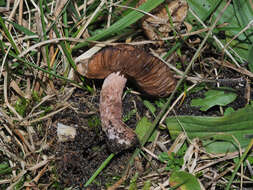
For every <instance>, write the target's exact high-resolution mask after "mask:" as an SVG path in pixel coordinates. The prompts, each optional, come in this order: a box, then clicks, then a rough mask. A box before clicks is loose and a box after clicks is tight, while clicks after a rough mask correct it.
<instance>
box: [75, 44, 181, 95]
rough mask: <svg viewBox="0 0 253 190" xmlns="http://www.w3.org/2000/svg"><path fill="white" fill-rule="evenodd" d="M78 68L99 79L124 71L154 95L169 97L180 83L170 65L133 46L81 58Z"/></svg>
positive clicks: (113, 47)
mask: <svg viewBox="0 0 253 190" xmlns="http://www.w3.org/2000/svg"><path fill="white" fill-rule="evenodd" d="M77 71H78V72H79V73H80V74H81V75H83V76H86V77H87V78H96V79H103V78H106V77H107V76H108V75H109V74H111V73H113V72H120V74H121V75H124V76H125V77H126V78H127V79H130V80H133V81H135V82H136V84H137V86H138V87H139V88H140V89H141V90H142V91H144V92H145V93H147V94H149V95H151V96H158V97H165V96H168V95H169V94H170V93H171V92H172V91H173V90H174V88H175V86H176V79H175V78H174V77H173V74H172V73H171V71H170V69H169V67H168V66H167V65H166V64H164V63H163V62H162V61H161V60H159V59H158V58H156V57H155V56H153V55H151V54H148V53H147V52H145V51H143V50H141V49H139V48H136V47H134V46H131V45H117V46H108V47H106V48H103V49H102V50H100V51H99V52H98V53H96V54H95V55H93V56H92V57H91V58H90V59H86V60H82V61H80V64H78V66H77Z"/></svg>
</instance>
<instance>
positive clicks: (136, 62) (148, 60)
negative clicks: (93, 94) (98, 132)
mask: <svg viewBox="0 0 253 190" xmlns="http://www.w3.org/2000/svg"><path fill="white" fill-rule="evenodd" d="M77 71H78V72H79V73H80V74H81V75H83V76H85V77H87V78H93V79H104V78H105V80H104V83H103V86H102V90H101V94H100V108H99V110H100V117H101V122H102V129H103V131H104V132H105V134H106V136H107V138H108V141H107V144H108V145H109V148H110V150H111V151H112V152H120V151H122V150H125V149H128V148H130V147H132V146H134V145H136V144H137V143H138V140H137V136H136V134H135V133H134V131H133V130H132V129H130V128H128V127H127V126H126V125H125V124H124V123H123V122H122V100H121V97H122V93H123V89H124V87H125V85H126V81H127V79H129V80H131V81H133V82H135V84H136V85H137V86H138V87H139V89H140V90H141V91H142V92H144V93H146V94H148V95H151V96H156V97H165V96H168V95H169V94H170V93H171V92H172V91H173V90H174V88H175V86H176V80H175V78H174V77H173V75H172V73H171V71H170V69H169V67H168V66H167V65H165V64H164V63H163V62H162V61H160V60H159V59H158V58H156V57H154V56H152V55H151V54H148V53H146V52H145V51H144V50H141V49H139V48H136V47H134V46H131V45H117V46H108V47H105V48H103V49H102V50H100V51H99V52H97V53H96V54H95V55H93V56H92V57H91V58H89V59H84V60H80V61H79V63H78V65H77Z"/></svg>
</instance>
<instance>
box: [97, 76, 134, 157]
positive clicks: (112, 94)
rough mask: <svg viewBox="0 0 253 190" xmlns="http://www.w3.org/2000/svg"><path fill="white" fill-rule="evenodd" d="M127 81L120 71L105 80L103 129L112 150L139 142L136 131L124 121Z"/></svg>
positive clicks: (101, 95)
mask: <svg viewBox="0 0 253 190" xmlns="http://www.w3.org/2000/svg"><path fill="white" fill-rule="evenodd" d="M126 81H127V79H126V78H125V77H124V76H122V75H120V73H119V72H117V73H112V74H110V75H109V76H107V77H106V79H105V80H104V83H103V86H102V90H101V94H100V108H99V109H100V117H101V122H102V129H103V131H104V132H105V134H106V136H107V138H108V146H109V148H110V150H111V151H112V152H120V151H122V150H124V149H128V148H130V147H132V146H134V145H136V144H137V142H138V140H137V136H136V134H135V133H134V131H133V130H132V129H130V128H128V127H127V126H126V125H125V124H124V123H123V122H122V94H123V89H124V88H125V85H126Z"/></svg>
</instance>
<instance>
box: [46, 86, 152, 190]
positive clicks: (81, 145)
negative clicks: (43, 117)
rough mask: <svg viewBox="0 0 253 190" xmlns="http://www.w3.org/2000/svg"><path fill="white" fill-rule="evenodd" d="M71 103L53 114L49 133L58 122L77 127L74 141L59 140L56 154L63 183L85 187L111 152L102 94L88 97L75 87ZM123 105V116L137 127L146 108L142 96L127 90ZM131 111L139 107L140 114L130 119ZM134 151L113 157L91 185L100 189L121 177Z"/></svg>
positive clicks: (57, 165) (131, 124)
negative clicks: (104, 125)
mask: <svg viewBox="0 0 253 190" xmlns="http://www.w3.org/2000/svg"><path fill="white" fill-rule="evenodd" d="M97 94H99V93H97ZM69 103H71V104H72V109H66V110H64V111H63V112H61V113H59V114H57V115H55V116H54V119H53V120H54V127H53V128H52V129H51V130H50V134H51V135H52V136H55V135H56V129H57V123H59V122H60V123H62V124H65V125H70V126H74V127H75V128H76V129H77V135H76V137H75V139H74V140H73V141H67V142H61V143H57V144H56V145H55V146H54V147H55V150H54V151H55V152H56V157H57V161H56V167H57V173H58V176H59V180H60V182H61V184H62V186H63V187H70V186H71V187H79V188H82V187H83V185H84V184H85V182H86V181H87V180H88V179H89V178H90V177H91V176H92V174H93V173H94V172H95V171H96V169H97V168H98V167H99V166H100V165H101V164H102V163H103V161H104V160H105V159H106V158H107V157H108V156H109V155H110V154H111V153H110V151H109V149H108V148H107V145H106V137H105V135H104V133H103V132H102V130H101V125H100V122H99V111H98V110H99V109H98V108H99V96H95V95H94V96H86V97H85V96H84V95H83V94H82V91H80V90H76V91H75V92H74V93H73V95H72V97H71V98H70V100H69ZM91 105H92V106H91ZM123 106H124V113H123V118H126V119H128V120H127V121H126V122H125V123H126V124H127V125H128V126H129V127H132V128H135V126H136V123H137V118H138V116H139V117H142V116H143V115H144V114H145V112H146V111H147V110H146V109H145V107H144V106H143V104H142V103H141V99H140V97H138V96H137V95H134V94H131V93H127V94H126V95H125V97H124V100H123ZM132 110H136V113H138V116H136V115H137V114H133V115H132V116H131V117H130V118H129V113H130V112H131V111H132ZM133 113H134V112H133ZM132 152H133V150H132V151H131V150H130V151H126V152H123V153H122V154H119V155H117V156H116V157H114V159H113V160H112V161H111V162H110V164H109V165H108V166H107V167H106V169H104V170H103V172H102V173H101V174H100V175H99V176H98V177H97V178H96V180H95V183H93V184H92V185H90V186H89V188H90V189H101V187H105V186H106V185H108V184H111V183H113V181H112V180H113V177H114V178H115V179H119V177H120V175H121V174H122V172H123V171H124V170H125V166H126V164H127V162H128V160H129V158H130V156H131V155H132Z"/></svg>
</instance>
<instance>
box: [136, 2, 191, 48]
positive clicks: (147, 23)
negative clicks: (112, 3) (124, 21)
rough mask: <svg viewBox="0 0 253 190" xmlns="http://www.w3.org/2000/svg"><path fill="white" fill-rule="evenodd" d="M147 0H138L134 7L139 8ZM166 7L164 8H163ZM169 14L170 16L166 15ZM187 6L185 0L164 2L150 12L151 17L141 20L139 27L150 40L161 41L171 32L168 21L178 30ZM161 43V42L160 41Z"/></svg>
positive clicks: (185, 14) (147, 16) (184, 16)
mask: <svg viewBox="0 0 253 190" xmlns="http://www.w3.org/2000/svg"><path fill="white" fill-rule="evenodd" d="M146 1H147V0H140V1H139V2H138V4H137V6H136V7H139V6H140V5H141V4H142V3H145V2H146ZM165 5H166V6H165ZM168 11H169V13H170V16H171V18H170V16H169V14H168ZM187 12H188V4H187V1H185V0H173V1H165V2H164V3H163V4H161V5H160V6H158V7H157V8H156V9H154V10H153V11H152V15H153V16H150V15H146V16H145V17H143V18H142V20H141V25H142V28H143V30H144V33H145V34H146V36H147V37H148V38H149V39H150V40H161V38H165V37H168V36H169V33H170V31H172V26H171V23H170V19H171V21H172V22H173V27H174V28H175V29H176V30H178V29H179V28H180V27H181V26H182V23H183V22H184V19H185V18H186V16H187ZM161 43H163V41H161Z"/></svg>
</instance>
